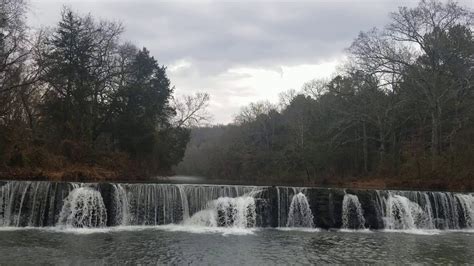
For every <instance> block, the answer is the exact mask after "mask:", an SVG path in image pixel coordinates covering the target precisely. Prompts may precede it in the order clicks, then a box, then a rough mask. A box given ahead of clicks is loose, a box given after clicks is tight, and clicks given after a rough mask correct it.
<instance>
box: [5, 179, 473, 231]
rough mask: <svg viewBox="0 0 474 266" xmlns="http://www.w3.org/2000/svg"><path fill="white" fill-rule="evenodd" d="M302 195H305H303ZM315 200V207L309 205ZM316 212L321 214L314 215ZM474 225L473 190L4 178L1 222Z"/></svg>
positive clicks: (394, 227) (396, 227)
mask: <svg viewBox="0 0 474 266" xmlns="http://www.w3.org/2000/svg"><path fill="white" fill-rule="evenodd" d="M302 192H303V193H302ZM309 201H311V205H312V206H311V208H310V205H309ZM312 210H313V211H315V212H317V213H318V217H317V219H314V217H313V214H312ZM166 224H176V225H190V226H195V225H199V226H208V227H224V228H225V227H228V228H251V227H269V226H270V227H282V226H288V227H321V228H339V227H342V228H351V229H363V228H365V227H368V228H373V229H382V228H385V229H392V230H407V229H408V230H411V229H465V228H467V229H472V228H474V196H473V194H466V193H450V192H423V191H370V190H355V191H354V190H353V192H351V193H350V194H348V193H345V190H342V189H323V188H294V187H252V186H223V185H222V186H221V185H173V184H110V183H101V184H79V183H62V182H24V181H8V182H1V181H0V226H14V227H24V226H30V227H42V226H61V227H103V226H117V225H121V226H133V225H166Z"/></svg>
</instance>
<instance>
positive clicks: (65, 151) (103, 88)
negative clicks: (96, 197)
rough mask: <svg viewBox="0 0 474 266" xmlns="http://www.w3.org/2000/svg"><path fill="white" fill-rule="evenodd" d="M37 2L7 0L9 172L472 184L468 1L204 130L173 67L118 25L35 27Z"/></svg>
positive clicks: (0, 137) (375, 38) (86, 20)
mask: <svg viewBox="0 0 474 266" xmlns="http://www.w3.org/2000/svg"><path fill="white" fill-rule="evenodd" d="M27 8H28V5H27V3H26V2H25V1H23V0H1V1H0V177H2V178H16V179H42V178H43V179H52V180H71V181H74V180H79V181H81V180H143V179H147V178H149V177H153V176H165V175H172V174H180V175H192V176H203V177H207V178H211V179H214V180H221V181H226V182H231V183H232V182H233V183H248V184H292V185H296V184H299V185H328V186H375V187H387V186H388V187H417V186H418V187H420V186H421V187H425V188H433V189H438V188H448V187H449V188H456V189H469V188H472V187H474V77H473V73H474V39H473V36H472V31H473V25H474V24H473V20H474V14H473V12H472V10H471V9H470V8H469V7H464V6H461V5H459V4H457V3H455V2H447V3H442V2H438V1H424V0H423V1H421V2H420V3H419V4H418V5H417V6H416V7H414V8H408V7H400V8H399V9H398V10H397V11H394V12H393V13H391V14H390V15H389V16H390V20H389V23H388V24H387V25H385V26H383V27H381V28H373V29H369V30H365V31H362V32H361V33H360V34H359V35H358V36H354V37H355V39H354V41H353V42H352V44H350V45H349V47H348V48H347V50H346V55H347V59H346V60H345V62H344V63H342V64H341V66H340V67H339V69H338V71H337V73H334V74H333V75H332V77H331V78H328V79H315V80H311V81H308V82H307V83H305V85H304V86H303V87H302V88H301V89H300V90H289V91H286V92H283V93H281V94H280V101H279V102H278V103H270V102H268V101H262V102H256V103H252V104H250V105H248V106H246V107H244V108H242V110H241V112H240V113H239V114H236V115H235V119H234V122H233V123H230V124H228V125H209V123H207V122H208V118H209V116H208V114H207V113H206V108H207V107H208V105H209V99H210V95H209V94H207V93H197V94H195V95H185V96H182V97H178V96H176V95H174V94H175V93H174V87H173V86H172V85H171V84H172V81H170V79H169V78H168V76H167V73H166V66H164V65H161V64H159V62H158V61H157V59H156V58H155V57H154V56H152V51H149V50H148V49H147V48H145V47H142V48H139V47H137V46H136V45H134V44H133V43H130V42H127V41H123V39H122V34H123V32H124V26H123V25H121V24H120V23H116V22H110V21H105V20H98V19H95V18H94V17H92V16H91V15H82V14H78V13H76V12H74V11H73V10H72V9H70V8H68V7H64V8H63V10H62V13H61V18H60V20H59V21H58V22H57V24H56V25H55V26H54V27H51V28H42V29H41V30H37V31H33V30H31V29H30V28H28V26H27V24H26V19H27V18H26V16H27ZM158 56H159V55H158ZM204 122H206V123H204ZM204 124H206V125H207V126H203V125H204Z"/></svg>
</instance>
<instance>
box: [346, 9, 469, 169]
mask: <svg viewBox="0 0 474 266" xmlns="http://www.w3.org/2000/svg"><path fill="white" fill-rule="evenodd" d="M472 18H473V13H472V12H471V11H469V10H467V9H465V8H462V7H460V6H459V5H457V4H456V3H453V2H449V3H447V4H441V3H440V2H437V1H421V2H420V4H419V5H418V6H417V7H416V8H413V9H409V8H406V7H401V8H399V10H398V12H396V13H392V15H391V19H392V20H391V23H390V24H389V25H388V26H387V27H386V28H385V30H384V31H383V32H379V31H378V30H376V29H374V30H372V31H370V32H368V33H361V34H360V35H359V37H358V38H357V39H356V40H355V41H354V43H353V44H352V46H351V47H350V49H349V51H350V52H351V54H352V55H353V60H355V62H356V64H357V65H358V66H359V67H360V68H361V69H362V70H363V71H366V72H367V73H370V74H374V75H377V76H378V77H379V79H380V80H382V81H384V82H383V86H384V87H385V88H389V89H391V90H395V89H397V88H400V86H399V85H400V83H402V82H405V83H410V85H409V86H410V88H411V90H416V92H414V93H417V94H419V95H420V97H419V98H418V99H420V100H422V102H423V104H424V105H425V106H427V109H428V110H427V113H428V115H429V117H430V120H431V125H430V128H431V144H430V146H431V157H432V169H434V167H435V159H436V157H437V156H438V155H439V152H440V148H441V144H440V136H441V135H442V134H443V133H442V130H443V125H442V116H443V109H444V107H443V104H444V103H445V102H449V97H450V95H453V93H449V91H450V90H451V89H452V88H453V86H447V84H445V81H446V80H445V77H443V75H444V73H448V72H449V71H448V70H447V69H446V67H447V66H448V65H449V64H446V63H445V60H448V58H447V57H446V56H448V57H452V56H455V54H454V53H452V50H451V52H449V49H445V47H443V46H445V45H446V44H447V35H448V34H449V32H450V31H451V29H453V28H455V27H465V28H466V29H469V26H468V25H472ZM471 39H472V38H471ZM448 54H449V55H448ZM420 63H421V64H423V66H420V68H418V70H419V71H416V70H414V66H415V65H420ZM415 68H416V67H415ZM407 72H410V73H411V74H408V75H406V73H407Z"/></svg>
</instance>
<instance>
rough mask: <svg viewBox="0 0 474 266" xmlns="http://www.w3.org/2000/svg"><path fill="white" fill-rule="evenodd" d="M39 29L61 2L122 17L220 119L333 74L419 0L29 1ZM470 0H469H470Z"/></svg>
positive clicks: (133, 35)
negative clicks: (206, 97) (358, 40)
mask: <svg viewBox="0 0 474 266" xmlns="http://www.w3.org/2000/svg"><path fill="white" fill-rule="evenodd" d="M30 2H31V11H30V15H29V23H30V24H31V26H32V27H33V28H39V27H42V26H54V24H55V23H56V22H57V21H58V19H59V15H60V10H61V8H62V6H64V5H66V6H68V7H71V8H72V9H73V10H75V11H78V12H80V13H83V14H85V13H91V14H92V15H93V16H95V17H98V18H101V19H107V20H113V21H120V22H121V23H122V24H123V25H124V26H125V29H126V31H125V33H124V36H123V39H124V40H126V41H131V42H133V43H135V44H136V45H138V46H145V47H147V48H148V49H149V50H150V51H151V53H152V54H153V55H154V56H155V58H157V60H158V61H159V62H160V64H164V65H166V66H168V75H169V77H170V79H171V82H172V83H173V85H175V86H176V91H175V92H176V94H178V95H179V94H192V93H194V92H198V91H205V92H208V93H209V94H210V95H211V103H210V109H209V111H210V112H211V113H212V115H213V122H214V123H228V122H231V121H232V118H233V116H234V115H235V114H236V113H237V112H238V111H239V110H240V108H241V107H242V106H244V105H247V104H249V103H250V102H255V101H261V100H270V101H271V102H277V100H278V94H279V93H280V92H282V91H287V90H289V89H296V90H299V89H300V88H301V86H302V85H303V84H304V83H305V82H306V81H308V80H311V79H313V78H319V77H328V76H330V75H331V73H333V72H334V71H335V69H336V67H337V66H338V64H340V62H341V61H342V60H343V58H344V49H345V48H347V47H348V46H349V45H350V43H351V41H352V40H353V39H354V38H355V37H356V36H357V34H358V33H359V31H361V30H368V29H370V28H371V27H374V26H378V27H381V26H383V25H384V24H386V23H387V21H388V13H389V12H391V11H395V10H396V9H397V7H398V6H401V5H404V6H414V5H416V1H414V0H413V1H410V0H405V1H394V0H361V1H357V0H355V1H349V0H332V1H331V0H325V1H291V2H290V1H287V2H284V1H277V2H272V1H219V2H212V1H205V2H204V1H151V0H150V1H146V0H142V1H140V0H128V1H126V0H115V1H112V0H96V1H92V0H81V1H77V0H70V1H65V0H63V1H54V0H30ZM468 2H469V0H468Z"/></svg>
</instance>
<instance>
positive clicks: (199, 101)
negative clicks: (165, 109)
mask: <svg viewBox="0 0 474 266" xmlns="http://www.w3.org/2000/svg"><path fill="white" fill-rule="evenodd" d="M209 100H210V96H209V94H208V93H200V92H198V93H196V94H195V95H183V96H182V97H173V99H172V105H173V108H174V109H175V110H176V116H175V117H174V118H173V120H174V121H173V125H174V127H177V128H181V127H185V128H193V127H198V126H202V125H203V124H204V123H208V122H209V121H210V120H211V115H210V114H209V113H208V111H207V108H208V107H209Z"/></svg>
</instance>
